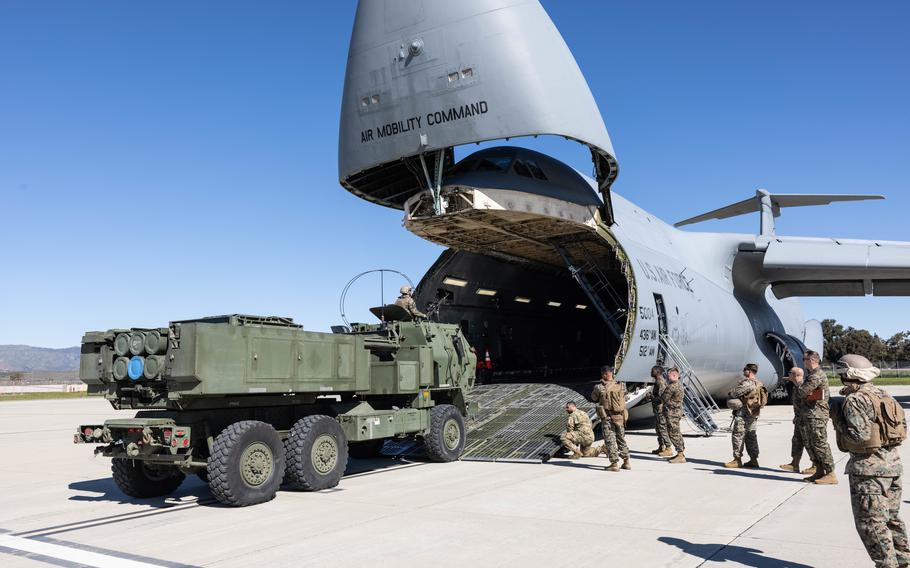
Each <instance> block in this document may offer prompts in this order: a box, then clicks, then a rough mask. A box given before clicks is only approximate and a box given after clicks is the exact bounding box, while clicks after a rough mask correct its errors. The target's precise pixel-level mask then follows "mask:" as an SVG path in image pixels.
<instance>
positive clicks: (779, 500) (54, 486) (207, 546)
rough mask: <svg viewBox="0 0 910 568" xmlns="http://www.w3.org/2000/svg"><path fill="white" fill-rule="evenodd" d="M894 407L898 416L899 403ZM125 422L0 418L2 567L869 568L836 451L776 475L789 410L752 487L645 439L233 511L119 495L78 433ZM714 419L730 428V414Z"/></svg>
mask: <svg viewBox="0 0 910 568" xmlns="http://www.w3.org/2000/svg"><path fill="white" fill-rule="evenodd" d="M889 390H892V392H894V393H895V394H896V395H900V396H901V397H902V398H901V401H902V402H903V403H904V404H905V406H907V404H908V403H910V387H893V388H891V389H889ZM129 414H131V412H127V411H114V410H112V409H111V408H110V407H109V405H108V404H107V403H106V402H105V401H104V400H98V399H77V400H72V399H71V400H44V401H19V402H0V455H2V456H3V457H2V459H0V566H2V567H4V568H6V567H20V566H22V567H39V566H47V565H49V564H50V565H57V566H65V567H75V566H98V567H117V568H121V567H125V568H145V567H149V566H168V567H176V566H217V567H224V568H227V567H241V566H242V567H244V568H249V566H252V565H259V566H263V567H281V566H294V567H297V566H326V565H335V566H376V563H377V562H389V563H393V564H394V565H395V566H416V565H422V566H427V565H431V566H433V567H434V568H438V567H445V566H459V567H463V566H466V565H468V566H565V565H572V566H573V567H580V566H595V565H596V566H604V565H608V564H618V565H621V566H642V567H655V566H673V567H677V566H678V567H694V566H723V567H724V568H727V567H734V566H751V567H756V568H758V567H761V568H765V567H792V568H800V567H805V566H814V567H826V568H827V567H840V566H843V567H851V568H857V567H863V566H872V563H871V562H870V561H869V559H868V557H867V556H866V553H865V551H864V550H863V547H862V544H861V543H860V540H859V538H858V537H857V535H856V531H855V529H854V527H853V519H852V516H851V512H850V498H849V488H848V485H847V479H846V476H845V475H844V474H843V470H844V465H845V464H846V460H847V457H846V456H845V455H844V454H843V453H841V452H838V451H837V449H836V448H835V447H833V446H834V444H833V434H829V437H830V439H831V442H832V448H833V450H834V452H835V459H836V460H837V470H838V477H839V480H840V484H839V485H837V486H816V485H810V484H806V483H804V482H803V481H802V476H801V475H795V474H791V473H786V472H783V471H780V470H779V469H778V467H777V466H778V464H781V463H786V462H788V461H789V454H790V436H791V434H792V424H791V419H792V416H793V414H792V410H791V408H790V407H789V405H782V406H770V407H767V408H765V409H764V410H763V411H762V416H761V418H760V420H759V425H758V435H759V443H760V446H761V448H762V453H761V456H760V458H759V461H760V463H761V464H762V468H761V469H758V470H729V469H725V468H724V467H723V463H724V462H725V461H727V460H729V459H730V457H731V451H730V437H729V434H728V433H724V432H720V433H718V434H715V435H714V436H713V437H710V438H706V437H699V436H696V435H694V434H692V433H690V435H688V436H687V437H686V455H687V456H688V460H689V461H688V463H686V464H682V465H671V464H667V463H665V460H663V459H660V458H656V457H654V456H652V455H651V454H650V453H649V451H650V450H651V449H653V448H654V447H655V445H656V443H655V438H654V435H653V429H647V428H644V429H639V430H635V431H629V432H628V433H627V440H628V442H629V446H630V448H631V450H632V456H633V461H632V465H633V469H632V471H621V472H619V473H611V472H607V471H604V467H605V466H606V465H607V463H606V459H604V458H588V459H583V460H578V461H570V460H565V459H559V458H554V459H553V460H551V461H550V462H549V463H546V464H527V463H489V462H456V463H449V464H437V463H427V462H420V461H407V460H400V459H393V458H387V459H377V460H352V461H351V462H350V464H349V466H348V471H349V474H348V475H346V476H345V478H344V479H343V480H342V482H341V484H340V485H339V486H338V487H337V488H335V489H333V490H328V491H322V492H318V493H306V492H298V491H293V490H282V491H281V492H280V493H279V494H278V496H277V497H276V498H275V499H274V500H273V501H271V502H269V503H265V504H262V505H257V506H254V507H247V508H239V509H235V508H228V507H223V506H221V505H220V504H218V502H217V501H215V500H214V499H213V498H212V496H211V494H210V493H209V490H208V487H207V486H206V485H205V484H204V483H202V482H201V481H200V480H198V479H196V478H195V477H193V478H187V480H186V482H184V484H183V485H182V486H181V487H180V489H179V490H178V491H177V492H176V493H175V494H174V495H172V496H170V497H168V498H160V499H151V500H135V499H131V498H128V497H126V496H125V495H123V494H122V493H120V491H119V490H118V489H117V488H116V486H115V485H114V483H113V481H112V480H111V477H110V463H109V460H107V459H105V458H95V457H94V456H93V455H92V447H91V446H86V445H75V444H73V441H72V438H73V436H72V434H73V433H74V432H75V427H76V426H77V425H78V424H79V423H82V422H92V421H100V420H104V419H106V418H111V417H116V416H124V415H129ZM717 420H718V423H719V424H722V425H723V426H727V425H729V421H730V417H729V413H728V412H722V413H720V414H719V415H718V416H717ZM908 451H910V444H905V445H904V447H903V452H904V459H905V460H906V459H908V455H907V452H908ZM803 465H804V467H806V466H808V460H807V458H806V459H805V460H804V464H803ZM906 499H910V497H906ZM904 503H905V505H904V507H903V508H902V514H903V516H904V518H905V519H906V518H907V517H908V509H907V505H906V504H907V503H910V500H905V501H904Z"/></svg>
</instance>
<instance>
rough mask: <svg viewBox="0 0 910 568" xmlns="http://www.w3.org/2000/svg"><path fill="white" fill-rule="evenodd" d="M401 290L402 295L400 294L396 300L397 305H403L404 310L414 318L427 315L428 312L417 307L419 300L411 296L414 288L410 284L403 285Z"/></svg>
mask: <svg viewBox="0 0 910 568" xmlns="http://www.w3.org/2000/svg"><path fill="white" fill-rule="evenodd" d="M400 292H401V295H400V296H398V299H397V300H395V305H396V306H401V307H402V308H404V310H405V311H406V312H408V315H410V316H411V317H412V318H414V319H417V318H425V317H427V314H425V313H423V312H421V311H420V310H418V309H417V302H415V301H414V298H413V297H411V292H412V289H411V287H410V286H408V285H404V286H402V287H401V290H400Z"/></svg>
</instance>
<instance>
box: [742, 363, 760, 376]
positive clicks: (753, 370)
mask: <svg viewBox="0 0 910 568" xmlns="http://www.w3.org/2000/svg"><path fill="white" fill-rule="evenodd" d="M743 371H749V372H750V373H756V374H757V373H758V365H756V364H755V363H746V366H745V367H743Z"/></svg>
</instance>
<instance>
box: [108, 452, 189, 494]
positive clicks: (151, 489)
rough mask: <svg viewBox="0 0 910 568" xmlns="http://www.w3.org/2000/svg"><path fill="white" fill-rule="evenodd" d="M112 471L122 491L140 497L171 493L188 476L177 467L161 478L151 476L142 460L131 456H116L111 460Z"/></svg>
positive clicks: (115, 481)
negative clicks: (170, 473)
mask: <svg viewBox="0 0 910 568" xmlns="http://www.w3.org/2000/svg"><path fill="white" fill-rule="evenodd" d="M111 473H112V474H113V477H114V483H116V484H117V487H118V488H120V491H123V492H124V493H126V494H127V495H129V496H130V497H136V498H139V499H149V498H152V497H163V496H165V495H170V494H171V493H173V492H174V491H176V490H177V488H178V487H180V484H181V483H183V480H184V478H186V476H185V475H184V474H183V472H181V471H180V470H178V469H176V468H175V469H174V470H173V475H168V476H165V477H162V478H159V479H155V478H152V477H149V476H148V474H147V473H146V471H145V468H144V466H143V464H142V462H141V461H139V460H132V459H129V458H114V459H113V461H111Z"/></svg>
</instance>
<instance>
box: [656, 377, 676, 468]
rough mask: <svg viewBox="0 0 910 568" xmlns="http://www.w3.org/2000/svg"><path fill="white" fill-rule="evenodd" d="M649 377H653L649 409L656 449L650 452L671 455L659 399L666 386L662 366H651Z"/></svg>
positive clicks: (665, 422)
mask: <svg viewBox="0 0 910 568" xmlns="http://www.w3.org/2000/svg"><path fill="white" fill-rule="evenodd" d="M651 378H652V379H654V383H653V384H652V385H651V410H652V411H653V412H654V430H655V431H657V449H656V450H651V453H652V454H657V455H659V456H664V455H667V454H668V453H669V454H670V455H672V451H673V450H672V448H671V442H670V438H669V436H667V417H666V416H664V405H663V402H662V401H661V400H660V393H661V391H662V390H663V389H664V387H666V386H667V379H666V378H665V377H664V368H663V367H661V366H660V365H655V366H653V367H651Z"/></svg>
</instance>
